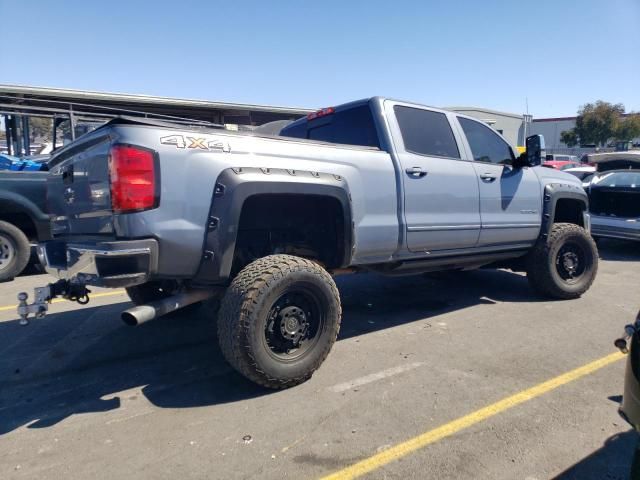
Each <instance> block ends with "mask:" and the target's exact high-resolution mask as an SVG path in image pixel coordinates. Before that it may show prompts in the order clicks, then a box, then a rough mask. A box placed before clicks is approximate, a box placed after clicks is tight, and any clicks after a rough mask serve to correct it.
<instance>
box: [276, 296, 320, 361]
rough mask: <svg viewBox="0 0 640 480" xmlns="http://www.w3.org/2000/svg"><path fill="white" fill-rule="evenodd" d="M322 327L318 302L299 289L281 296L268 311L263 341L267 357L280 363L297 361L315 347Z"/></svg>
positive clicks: (318, 300) (315, 297)
mask: <svg viewBox="0 0 640 480" xmlns="http://www.w3.org/2000/svg"><path fill="white" fill-rule="evenodd" d="M324 325H325V314H324V310H323V309H322V303H321V301H320V298H319V297H318V295H317V294H316V292H314V291H313V290H310V289H307V288H299V289H296V290H291V291H289V292H286V293H284V294H283V295H281V296H280V297H279V298H278V299H277V300H276V301H275V302H274V303H273V305H272V306H271V308H270V309H269V313H268V315H267V321H266V324H265V328H264V340H265V343H266V345H267V349H268V352H269V354H270V355H271V356H272V357H273V358H275V359H277V360H279V361H283V362H291V361H295V360H299V359H300V358H302V357H303V356H305V355H306V354H307V353H308V352H309V351H311V350H312V349H313V347H314V346H315V345H316V343H318V340H319V338H320V335H321V332H322V330H323V328H324Z"/></svg>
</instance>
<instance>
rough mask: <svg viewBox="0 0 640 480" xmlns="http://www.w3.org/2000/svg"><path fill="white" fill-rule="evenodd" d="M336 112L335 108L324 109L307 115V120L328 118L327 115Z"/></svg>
mask: <svg viewBox="0 0 640 480" xmlns="http://www.w3.org/2000/svg"><path fill="white" fill-rule="evenodd" d="M334 113H335V110H334V108H333V107H327V108H323V109H321V110H318V111H317V112H311V113H310V114H309V115H307V120H315V119H316V118H321V117H326V116H327V115H333V114H334Z"/></svg>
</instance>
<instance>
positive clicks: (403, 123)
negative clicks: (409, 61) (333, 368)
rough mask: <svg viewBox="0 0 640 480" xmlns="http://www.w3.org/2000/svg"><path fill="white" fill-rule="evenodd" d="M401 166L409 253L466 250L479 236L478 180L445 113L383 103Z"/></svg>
mask: <svg viewBox="0 0 640 480" xmlns="http://www.w3.org/2000/svg"><path fill="white" fill-rule="evenodd" d="M387 103H388V105H386V108H387V115H388V116H387V118H395V123H394V125H392V131H393V132H394V142H395V143H396V152H398V157H399V160H400V164H401V167H402V171H401V175H402V181H403V186H404V216H405V222H406V238H407V247H408V249H409V250H410V251H411V252H415V253H425V252H432V251H435V250H452V249H461V248H471V247H474V246H475V245H476V243H477V242H478V236H479V233H480V212H479V198H480V194H479V190H478V179H477V176H476V173H475V170H474V169H473V163H472V162H468V161H463V159H461V154H460V152H461V149H460V148H459V146H458V143H459V141H460V139H461V137H459V136H457V135H456V134H454V131H453V129H452V128H451V124H450V114H449V113H447V112H443V111H438V110H431V109H424V108H419V107H415V106H411V105H404V104H401V103H397V102H387Z"/></svg>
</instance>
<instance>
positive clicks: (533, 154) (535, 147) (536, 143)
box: [524, 135, 546, 167]
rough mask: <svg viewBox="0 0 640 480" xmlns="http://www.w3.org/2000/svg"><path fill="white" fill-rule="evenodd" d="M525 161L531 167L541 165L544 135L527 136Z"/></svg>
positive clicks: (544, 153)
mask: <svg viewBox="0 0 640 480" xmlns="http://www.w3.org/2000/svg"><path fill="white" fill-rule="evenodd" d="M524 154H525V155H526V156H527V163H528V164H529V166H531V167H535V166H537V165H542V159H543V158H544V157H545V155H546V152H545V146H544V137H543V136H542V135H531V136H530V137H527V151H526V152H525V153H524Z"/></svg>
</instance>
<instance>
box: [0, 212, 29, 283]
mask: <svg viewBox="0 0 640 480" xmlns="http://www.w3.org/2000/svg"><path fill="white" fill-rule="evenodd" d="M30 257H31V245H30V244H29V239H28V238H27V236H26V235H25V234H24V233H23V232H22V230H20V229H19V228H18V227H16V226H15V225H12V224H11V223H8V222H4V221H2V220H0V282H6V281H8V280H12V279H13V278H14V277H17V276H18V275H20V274H21V273H22V271H23V270H24V269H25V267H26V266H27V264H28V263H29V258H30Z"/></svg>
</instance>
